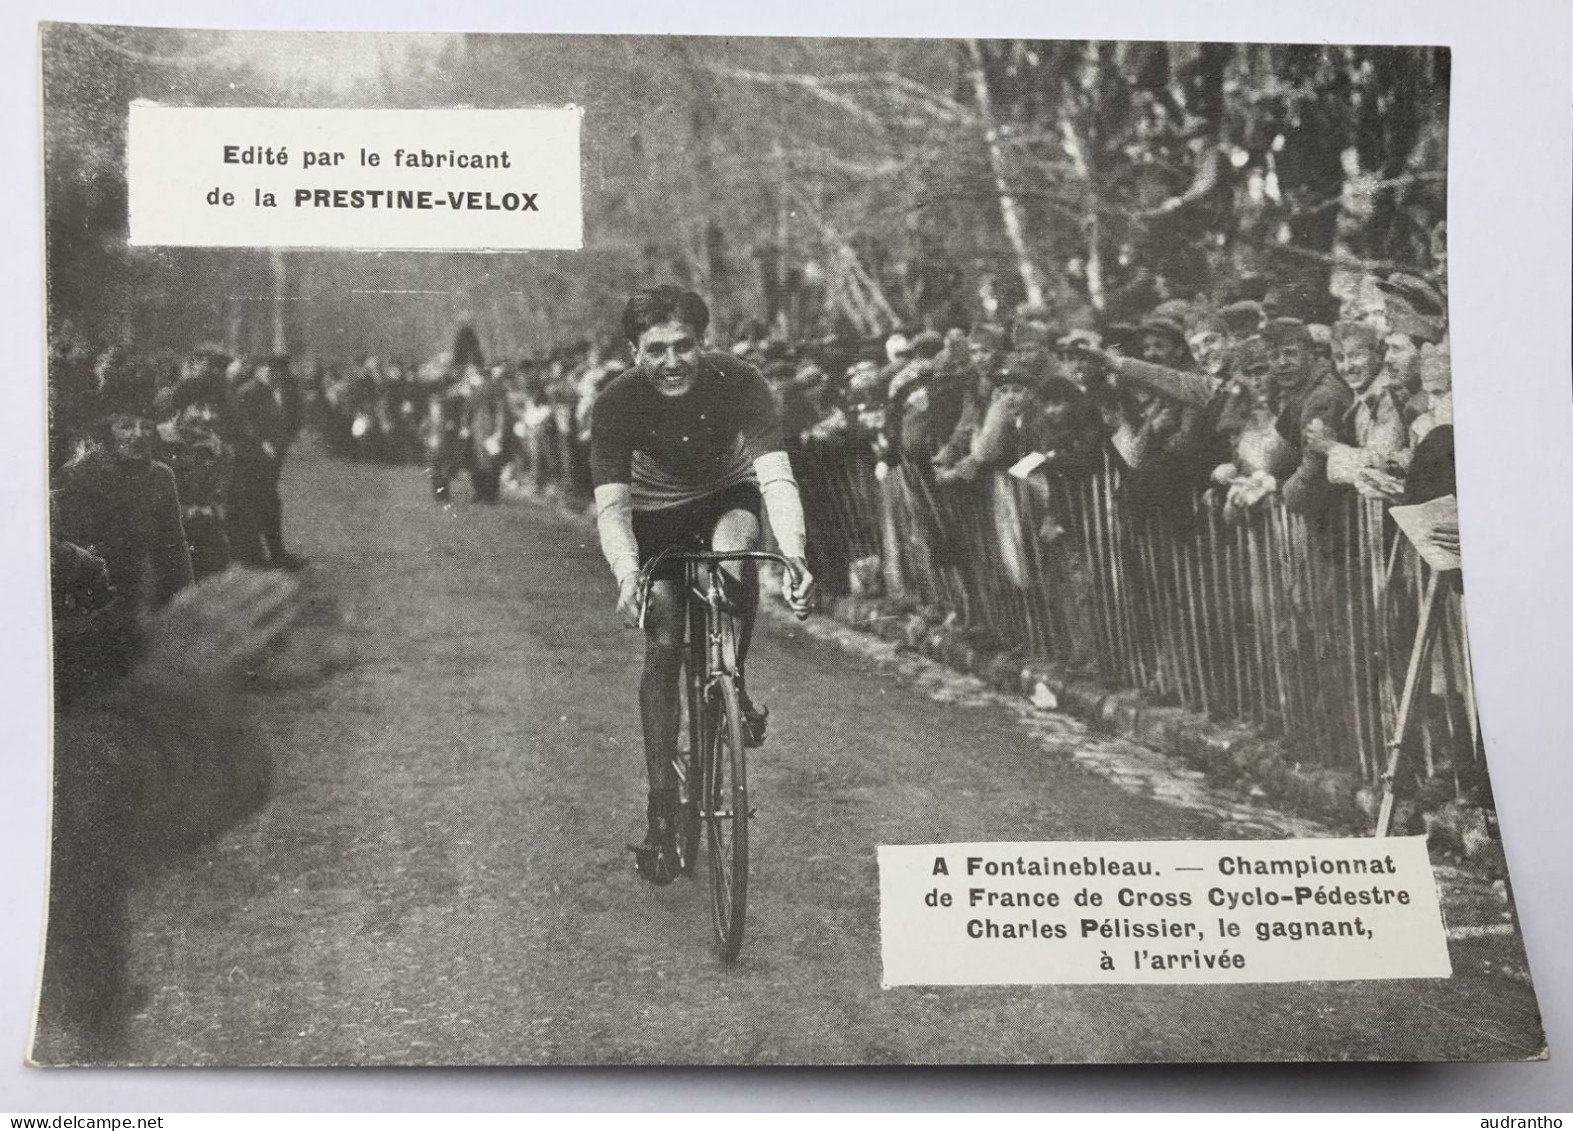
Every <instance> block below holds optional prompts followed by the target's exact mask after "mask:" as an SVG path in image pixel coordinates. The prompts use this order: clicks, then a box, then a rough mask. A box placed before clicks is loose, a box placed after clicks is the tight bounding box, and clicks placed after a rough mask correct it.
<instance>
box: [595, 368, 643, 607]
mask: <svg viewBox="0 0 1573 1131" xmlns="http://www.w3.org/2000/svg"><path fill="white" fill-rule="evenodd" d="M633 458H634V453H633V444H632V443H631V442H630V439H629V427H628V420H627V414H626V413H625V412H620V411H618V401H617V398H616V397H615V396H600V397H597V398H596V400H595V404H594V405H593V406H592V407H591V409H590V476H591V479H592V481H593V482H594V483H595V525H596V530H597V532H598V533H599V534H600V536H601V553H602V554H604V555H605V556H606V564H607V565H609V566H611V567H612V575H613V576H614V577H616V578H617V584H618V587H619V588H622V587H624V586H625V585H626V584H627V583H628V580H629V578H631V577H633V576H635V575H637V574H638V573H639V543H638V541H637V540H636V539H635V538H634V501H633V491H632V488H631V487H630V486H629V484H630V483H631V482H632V481H633Z"/></svg>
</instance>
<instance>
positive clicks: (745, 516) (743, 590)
mask: <svg viewBox="0 0 1573 1131" xmlns="http://www.w3.org/2000/svg"><path fill="white" fill-rule="evenodd" d="M710 547H711V549H713V550H720V551H723V552H725V551H730V550H757V549H758V548H759V519H758V518H756V517H755V516H754V514H753V513H752V512H750V511H746V510H731V511H727V512H726V513H725V514H724V515H722V516H721V518H720V519H719V520H718V521H717V522H716V526H715V532H714V533H713V534H712V535H711V536H710ZM721 568H722V569H723V570H725V571H726V573H727V576H728V577H729V578H730V580H731V585H730V586H729V588H730V589H731V592H730V593H729V594H728V596H729V597H730V598H731V601H732V603H733V605H734V606H735V607H736V608H737V610H738V614H737V616H736V617H735V618H733V619H734V620H735V621H736V624H737V667H738V670H739V671H742V670H743V664H744V662H745V661H746V660H747V659H748V645H749V643H750V642H751V641H752V640H753V638H754V617H755V615H756V614H757V613H758V611H759V566H758V563H756V562H727V563H725V564H724V565H723V566H722V567H721Z"/></svg>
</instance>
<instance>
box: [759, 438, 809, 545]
mask: <svg viewBox="0 0 1573 1131" xmlns="http://www.w3.org/2000/svg"><path fill="white" fill-rule="evenodd" d="M754 473H755V474H756V475H758V476H759V495H760V497H761V498H762V499H764V501H765V514H766V515H768V516H769V518H770V529H771V530H773V531H774V532H775V535H776V542H777V543H778V544H779V545H780V546H781V552H782V553H783V554H785V555H786V556H787V557H789V558H795V559H798V560H801V559H803V558H805V557H807V556H808V532H807V525H806V522H805V520H804V518H803V500H802V499H801V498H800V497H799V495H798V493H797V480H796V479H795V478H794V477H793V475H792V461H791V460H790V459H788V458H787V454H786V453H785V452H767V453H765V454H764V455H762V456H760V457H759V458H758V459H756V460H755V461H754Z"/></svg>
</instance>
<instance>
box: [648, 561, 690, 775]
mask: <svg viewBox="0 0 1573 1131" xmlns="http://www.w3.org/2000/svg"><path fill="white" fill-rule="evenodd" d="M680 596H681V593H680V589H679V585H678V583H677V582H676V581H671V580H666V579H662V580H659V581H656V582H655V583H654V584H652V585H651V586H650V603H649V605H648V606H647V607H646V609H645V653H644V674H643V675H642V676H641V677H640V680H639V718H640V721H641V722H642V723H643V725H644V757H645V770H646V772H647V773H648V774H649V775H650V792H651V793H658V792H662V791H665V790H675V789H676V788H677V780H676V778H675V777H674V776H673V774H672V755H673V754H674V753H675V752H676V751H677V731H678V727H679V724H680V722H681V719H682V695H683V692H682V675H683V609H682V602H681V600H679V598H680Z"/></svg>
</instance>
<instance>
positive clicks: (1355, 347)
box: [1332, 334, 1382, 393]
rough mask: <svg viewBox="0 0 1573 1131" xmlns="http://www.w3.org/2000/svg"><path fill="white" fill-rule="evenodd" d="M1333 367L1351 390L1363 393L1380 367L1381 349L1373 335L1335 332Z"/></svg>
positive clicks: (1374, 378) (1379, 370)
mask: <svg viewBox="0 0 1573 1131" xmlns="http://www.w3.org/2000/svg"><path fill="white" fill-rule="evenodd" d="M1332 346H1333V368H1334V369H1336V370H1337V371H1338V376H1339V377H1341V378H1342V379H1343V382H1344V384H1345V385H1348V386H1349V389H1350V391H1351V392H1355V393H1363V392H1365V390H1366V389H1368V388H1369V387H1370V385H1371V382H1372V381H1374V380H1376V375H1377V374H1378V373H1380V372H1381V369H1382V350H1381V348H1380V346H1379V344H1378V342H1377V340H1376V337H1375V335H1359V334H1347V335H1340V334H1335V335H1334V336H1333V343H1332Z"/></svg>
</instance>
